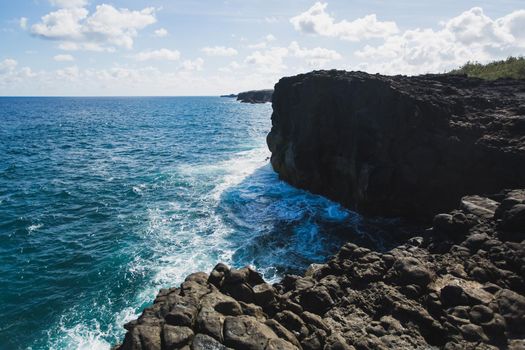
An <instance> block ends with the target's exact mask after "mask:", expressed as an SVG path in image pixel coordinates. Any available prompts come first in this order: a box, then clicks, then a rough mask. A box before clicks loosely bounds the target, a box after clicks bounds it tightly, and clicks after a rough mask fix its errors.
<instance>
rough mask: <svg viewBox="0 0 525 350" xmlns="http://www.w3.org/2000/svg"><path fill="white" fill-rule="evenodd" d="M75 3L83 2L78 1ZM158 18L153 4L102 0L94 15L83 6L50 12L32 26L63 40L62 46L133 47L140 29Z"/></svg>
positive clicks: (35, 30) (41, 33)
mask: <svg viewBox="0 0 525 350" xmlns="http://www.w3.org/2000/svg"><path fill="white" fill-rule="evenodd" d="M75 3H77V4H80V2H78V1H75ZM155 22H156V18H155V9H154V8H152V7H148V8H145V9H143V10H141V11H130V10H128V9H116V8H115V7H113V6H111V5H107V4H102V5H98V6H97V7H96V9H95V12H94V13H93V14H91V15H90V14H89V11H88V10H87V9H86V8H82V7H68V8H61V9H59V10H57V11H54V12H50V13H48V14H47V15H45V16H43V17H42V19H41V22H39V23H36V24H34V25H33V26H32V27H31V32H32V33H33V34H34V35H36V36H39V37H41V38H45V39H50V40H57V41H59V42H61V45H60V47H61V48H68V49H72V50H99V51H102V50H109V51H111V50H112V49H114V46H117V47H123V48H126V49H131V48H132V47H133V40H134V38H135V37H136V36H137V35H138V31H139V30H140V29H143V28H144V27H146V26H148V25H150V24H152V23H155Z"/></svg>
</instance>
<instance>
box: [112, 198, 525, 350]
mask: <svg viewBox="0 0 525 350" xmlns="http://www.w3.org/2000/svg"><path fill="white" fill-rule="evenodd" d="M465 203H470V204H472V205H470V204H465ZM523 203H525V191H523V190H515V191H506V192H504V193H501V194H499V195H496V196H491V198H486V197H474V198H473V197H465V198H463V199H462V200H461V204H460V209H458V210H454V211H453V212H450V213H446V214H445V213H444V214H440V215H438V216H436V218H435V219H434V224H433V226H432V227H431V228H429V229H428V230H427V231H426V232H425V234H424V235H423V236H422V237H414V238H411V239H409V240H408V241H407V242H406V243H405V244H402V245H400V246H398V247H396V248H394V249H392V250H390V251H386V252H377V251H374V250H370V249H367V248H364V247H359V246H357V245H356V244H352V243H347V244H346V245H344V246H343V247H342V248H341V249H340V251H339V252H338V254H336V255H335V256H334V257H332V258H331V259H330V260H329V261H328V262H327V263H325V264H316V265H312V266H311V267H310V268H309V269H308V271H306V273H305V274H304V276H295V275H289V276H286V277H284V278H283V280H282V281H281V282H280V283H277V284H274V285H270V284H267V283H265V282H264V280H263V279H262V277H261V276H260V275H259V274H258V273H257V272H256V271H254V270H252V269H250V268H243V269H239V270H237V269H230V268H228V267H227V266H226V265H224V264H218V265H217V266H216V267H215V268H214V270H213V271H212V272H211V273H210V274H209V275H207V274H205V273H195V274H192V275H190V276H188V277H187V278H186V281H185V282H184V283H182V285H181V286H180V287H179V288H171V289H165V290H161V291H160V293H159V294H158V296H157V298H156V299H155V303H154V304H153V305H152V306H151V307H149V308H147V309H146V310H144V312H143V314H142V316H141V317H139V319H138V320H136V321H133V322H130V323H128V324H127V325H126V329H127V330H128V332H127V334H126V337H125V339H124V342H123V344H122V345H120V346H119V347H118V349H120V350H152V349H199V350H204V349H254V350H259V349H260V350H264V349H266V350H269V349H333V350H335V349H358V350H365V349H487V350H488V349H516V350H517V349H523V348H524V346H525V327H524V325H525V296H524V293H525V281H524V276H525V226H523V225H522V226H519V222H520V221H519V216H517V217H518V219H515V218H516V215H517V214H516V212H518V213H519V212H520V208H521V207H520V206H521V205H523ZM480 208H481V209H480ZM516 208H517V209H516ZM509 222H510V224H509ZM516 222H517V223H518V224H516Z"/></svg>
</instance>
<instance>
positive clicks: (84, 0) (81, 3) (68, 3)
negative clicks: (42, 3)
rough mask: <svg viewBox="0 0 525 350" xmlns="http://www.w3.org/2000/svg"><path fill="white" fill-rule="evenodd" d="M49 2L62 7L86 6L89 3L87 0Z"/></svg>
mask: <svg viewBox="0 0 525 350" xmlns="http://www.w3.org/2000/svg"><path fill="white" fill-rule="evenodd" d="M49 2H50V3H51V5H53V6H56V7H60V8H75V7H84V6H86V5H87V3H88V2H87V0H49Z"/></svg>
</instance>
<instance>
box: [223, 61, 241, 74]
mask: <svg viewBox="0 0 525 350" xmlns="http://www.w3.org/2000/svg"><path fill="white" fill-rule="evenodd" d="M242 67H243V66H242V65H241V64H239V62H237V61H232V62H230V63H229V64H228V65H227V66H226V67H222V68H219V72H223V73H231V72H236V71H238V70H239V69H241V68H242Z"/></svg>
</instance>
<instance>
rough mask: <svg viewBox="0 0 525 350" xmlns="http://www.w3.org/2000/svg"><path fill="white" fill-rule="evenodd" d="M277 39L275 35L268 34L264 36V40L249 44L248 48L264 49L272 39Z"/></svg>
mask: <svg viewBox="0 0 525 350" xmlns="http://www.w3.org/2000/svg"><path fill="white" fill-rule="evenodd" d="M275 40H277V38H276V37H275V36H273V35H272V34H268V35H266V36H265V37H264V38H263V40H262V41H260V42H258V43H255V44H250V45H248V48H249V49H257V50H260V49H264V48H266V46H268V44H270V43H271V42H272V41H275Z"/></svg>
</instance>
